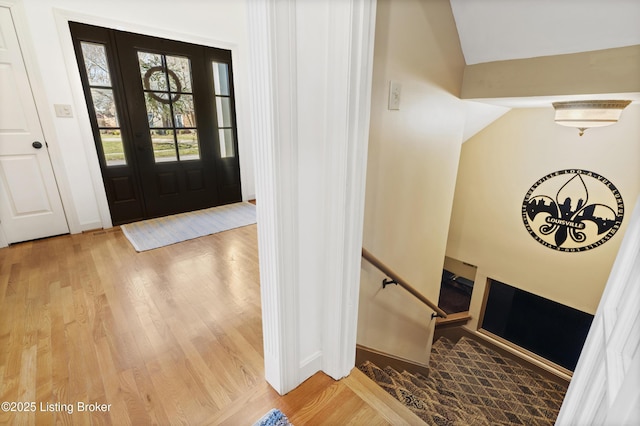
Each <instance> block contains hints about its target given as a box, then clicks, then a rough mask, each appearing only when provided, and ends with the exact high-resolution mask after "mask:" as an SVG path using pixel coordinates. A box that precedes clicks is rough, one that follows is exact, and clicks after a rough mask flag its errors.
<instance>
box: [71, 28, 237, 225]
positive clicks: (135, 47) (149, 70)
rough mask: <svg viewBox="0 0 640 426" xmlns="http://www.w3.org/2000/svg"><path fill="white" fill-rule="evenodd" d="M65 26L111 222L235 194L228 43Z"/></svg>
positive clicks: (208, 202)
mask: <svg viewBox="0 0 640 426" xmlns="http://www.w3.org/2000/svg"><path fill="white" fill-rule="evenodd" d="M70 28H71V32H72V36H73V39H74V44H75V50H76V56H77V59H78V65H79V68H80V73H81V76H82V80H83V85H84V90H85V96H86V99H87V106H88V108H89V113H90V116H91V120H92V124H93V130H94V138H95V142H96V147H97V149H98V156H99V157H100V162H101V169H102V175H103V179H104V182H105V188H106V192H107V197H108V200H109V206H110V210H111V216H112V220H113V222H114V223H115V224H120V223H126V222H131V221H134V220H138V219H144V218H150V217H157V216H163V215H167V214H173V213H180V212H185V211H191V210H196V209H202V208H207V207H212V206H216V205H220V204H226V203H231V202H235V201H240V200H241V192H240V170H239V162H238V155H237V138H236V128H235V114H234V101H233V82H232V74H231V54H230V52H229V51H226V50H220V49H214V48H210V47H204V46H199V45H194V44H189V43H182V42H177V41H172V40H166V39H159V38H155V37H149V36H143V35H139V34H132V33H126V32H121V31H115V30H110V29H106V28H100V27H94V26H89V25H84V24H76V23H70Z"/></svg>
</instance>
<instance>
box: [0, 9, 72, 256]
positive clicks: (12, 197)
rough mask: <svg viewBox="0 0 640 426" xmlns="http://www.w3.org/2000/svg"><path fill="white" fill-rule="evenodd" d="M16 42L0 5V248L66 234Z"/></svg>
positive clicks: (10, 16) (7, 15)
mask: <svg viewBox="0 0 640 426" xmlns="http://www.w3.org/2000/svg"><path fill="white" fill-rule="evenodd" d="M20 42H21V40H19V39H18V32H17V31H16V26H15V25H14V18H13V13H12V11H11V9H10V8H8V7H0V45H1V46H0V90H1V95H0V247H3V246H6V245H7V244H12V243H17V242H21V241H28V240H33V239H37V238H44V237H49V236H53V235H60V234H66V233H68V232H69V226H68V224H67V218H66V215H65V212H64V208H63V205H62V199H61V197H60V193H59V192H58V186H57V182H56V177H55V175H54V172H53V166H52V164H51V159H50V157H49V144H48V143H47V141H46V140H45V138H44V132H43V130H42V126H41V123H40V117H39V115H38V110H37V107H36V103H35V100H34V99H35V98H34V94H33V92H32V87H31V81H30V79H29V73H28V72H27V66H26V63H25V61H24V52H23V51H22V48H21V45H20Z"/></svg>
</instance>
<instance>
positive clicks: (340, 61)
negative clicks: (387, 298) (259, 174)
mask: <svg viewBox="0 0 640 426" xmlns="http://www.w3.org/2000/svg"><path fill="white" fill-rule="evenodd" d="M375 15H376V5H375V2H374V1H369V0H354V1H335V2H332V3H331V7H330V22H331V23H333V24H334V26H335V27H336V28H335V30H334V31H331V32H330V37H329V46H328V50H329V52H330V57H329V63H331V64H332V65H331V70H330V72H329V81H328V83H329V85H330V86H333V90H332V91H330V92H329V93H328V95H329V102H328V105H327V110H326V113H327V115H326V126H327V128H328V129H329V132H328V135H327V136H328V137H327V140H326V143H327V154H328V167H329V169H328V170H327V172H328V174H327V186H326V191H327V192H326V206H327V216H326V221H327V223H326V229H327V230H328V231H329V230H330V231H331V232H328V233H327V234H326V235H327V261H326V263H327V269H326V271H327V277H326V278H325V283H326V293H325V295H326V298H327V303H325V304H324V306H325V311H324V321H323V322H324V328H323V330H322V331H323V334H322V338H323V343H324V345H323V350H324V358H323V361H324V363H323V371H324V372H325V373H327V374H328V375H329V376H331V377H333V378H334V379H339V378H341V377H344V376H346V375H348V374H349V372H350V371H351V369H352V368H353V367H354V365H355V357H356V335H357V325H358V324H357V322H358V300H359V290H360V271H361V267H360V264H361V256H362V254H361V253H362V232H363V226H364V194H365V182H366V169H367V148H368V141H369V117H370V110H371V79H372V73H373V44H374V33H375V20H376V18H375ZM336 24H339V25H336ZM332 29H333V28H332Z"/></svg>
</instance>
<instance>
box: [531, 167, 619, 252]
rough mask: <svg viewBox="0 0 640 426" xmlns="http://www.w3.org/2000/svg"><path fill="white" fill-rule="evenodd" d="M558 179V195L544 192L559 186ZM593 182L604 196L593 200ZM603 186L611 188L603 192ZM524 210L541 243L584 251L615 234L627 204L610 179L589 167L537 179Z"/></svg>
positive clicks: (567, 249)
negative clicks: (590, 169)
mask: <svg viewBox="0 0 640 426" xmlns="http://www.w3.org/2000/svg"><path fill="white" fill-rule="evenodd" d="M559 179H562V180H561V181H560V183H562V184H561V186H560V188H559V189H557V190H554V192H555V195H552V194H550V193H548V192H547V191H545V190H551V189H552V188H557V186H558V183H559ZM587 183H588V184H587ZM590 185H591V186H592V187H593V188H594V189H598V191H597V193H598V194H599V197H600V198H602V199H590V195H589V186H590ZM602 185H604V186H606V188H607V189H608V191H602V188H601V186H602ZM603 194H604V195H603ZM592 198H593V197H592ZM522 210H523V212H522V213H523V220H524V222H525V226H526V227H527V230H528V231H529V233H530V234H531V235H532V236H533V237H534V238H536V240H538V242H540V243H542V244H544V245H546V246H548V247H551V248H555V249H558V250H562V251H583V250H588V249H589V248H594V247H597V246H599V245H601V244H602V243H604V242H605V241H607V240H608V239H610V238H611V236H613V234H614V233H615V232H616V231H617V229H618V228H619V227H620V223H621V222H622V216H623V214H624V204H623V202H622V197H621V195H620V193H619V192H618V190H617V189H616V187H615V186H614V185H613V184H612V183H611V182H610V181H609V180H607V179H605V178H604V177H602V176H600V175H598V174H596V173H593V172H589V171H586V170H579V169H570V170H562V171H559V172H555V173H551V174H549V175H547V176H545V177H544V178H543V179H540V180H539V181H538V182H536V184H535V185H534V186H533V187H532V188H531V189H530V190H529V192H527V196H526V197H525V200H524V203H523V206H522ZM540 218H542V219H543V220H540ZM603 234H604V235H603Z"/></svg>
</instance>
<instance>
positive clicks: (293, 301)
mask: <svg viewBox="0 0 640 426" xmlns="http://www.w3.org/2000/svg"><path fill="white" fill-rule="evenodd" d="M248 15H249V16H248V19H249V28H250V44H251V47H250V49H251V60H252V63H251V70H250V75H251V86H252V102H251V106H252V110H251V116H252V126H253V129H252V134H253V137H254V141H253V146H254V156H255V159H256V161H255V163H256V167H255V174H256V198H257V199H258V200H259V201H258V205H257V209H256V211H257V220H258V224H259V225H258V250H259V253H260V289H261V299H262V329H263V340H264V360H265V378H266V380H267V381H268V382H269V384H271V386H273V388H274V389H275V390H276V391H277V392H278V393H280V394H285V393H287V392H289V391H290V390H292V389H293V388H295V387H296V386H297V385H298V384H299V383H300V379H299V378H298V369H299V365H300V361H299V355H298V353H299V352H298V286H297V284H298V275H297V272H298V269H297V266H298V261H297V257H298V251H297V214H296V213H297V212H296V211H295V209H296V203H297V179H296V177H297V176H296V175H297V149H296V148H297V147H296V105H295V102H296V88H295V84H296V78H295V77H296V69H295V37H294V36H293V35H292V34H291V32H292V31H295V2H294V1H281V2H265V1H252V2H249V4H248Z"/></svg>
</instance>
